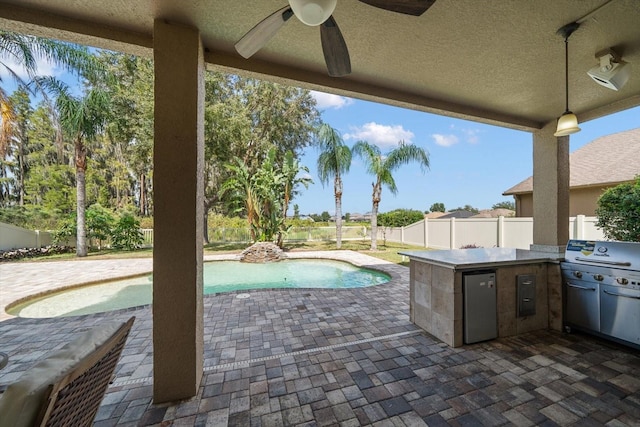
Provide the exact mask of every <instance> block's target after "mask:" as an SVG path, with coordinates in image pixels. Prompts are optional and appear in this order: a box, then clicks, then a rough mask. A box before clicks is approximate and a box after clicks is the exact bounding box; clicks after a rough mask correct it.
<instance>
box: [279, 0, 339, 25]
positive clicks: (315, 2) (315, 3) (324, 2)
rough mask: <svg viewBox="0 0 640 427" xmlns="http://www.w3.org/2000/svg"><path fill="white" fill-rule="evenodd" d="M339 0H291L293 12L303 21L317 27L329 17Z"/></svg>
mask: <svg viewBox="0 0 640 427" xmlns="http://www.w3.org/2000/svg"><path fill="white" fill-rule="evenodd" d="M337 2H338V0H289V5H290V6H291V9H293V13H294V14H295V15H296V17H297V18H298V19H299V20H300V21H302V22H303V23H305V24H307V25H309V26H311V27H315V26H317V25H320V24H322V23H323V22H324V21H326V20H327V19H329V17H330V16H331V14H332V13H333V10H334V9H335V8H336V3H337Z"/></svg>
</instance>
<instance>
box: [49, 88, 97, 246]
mask: <svg viewBox="0 0 640 427" xmlns="http://www.w3.org/2000/svg"><path fill="white" fill-rule="evenodd" d="M56 104H57V107H58V111H59V112H60V121H61V123H62V125H63V128H64V129H65V131H66V132H67V133H68V135H70V137H71V138H73V142H74V153H75V155H74V159H75V167H76V209H77V227H76V229H77V236H76V238H77V242H76V255H77V256H79V257H84V256H87V238H86V237H87V236H86V224H85V210H86V181H85V173H86V170H87V146H86V143H87V142H91V141H94V140H95V139H96V137H97V135H98V134H99V132H100V131H101V130H102V128H103V126H104V123H105V119H106V112H107V111H108V109H109V98H108V96H107V94H106V93H105V92H104V91H103V90H101V89H99V88H92V89H90V90H89V91H88V92H87V93H86V94H85V95H84V96H83V97H81V98H80V97H75V96H73V95H71V94H70V93H69V91H68V90H61V92H60V94H59V95H58V99H57V101H56Z"/></svg>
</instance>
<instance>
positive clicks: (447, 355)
mask: <svg viewBox="0 0 640 427" xmlns="http://www.w3.org/2000/svg"><path fill="white" fill-rule="evenodd" d="M341 253H343V254H342V255H341V254H340V253H338V252H334V251H331V252H328V253H314V254H313V256H314V257H315V256H317V257H325V256H327V254H329V255H330V257H331V258H334V259H335V258H338V257H340V256H344V257H345V258H348V259H350V260H351V261H354V262H355V263H357V264H359V265H365V266H375V267H376V268H379V269H381V270H383V271H386V272H388V273H390V274H391V275H392V280H391V282H389V283H388V284H385V285H380V286H375V287H370V288H358V289H338V290H336V289H314V290H306V289H303V290H300V289H276V290H258V291H249V292H242V293H243V294H246V293H248V294H250V297H249V298H236V296H237V295H238V293H237V292H230V293H225V294H217V295H211V296H207V297H205V298H204V305H205V307H204V308H205V330H204V334H205V338H204V342H205V349H204V352H205V355H204V356H205V371H204V374H203V378H202V384H201V386H200V389H199V392H198V395H197V396H196V397H194V398H192V399H190V400H187V401H184V402H175V403H173V404H163V405H153V404H152V401H151V399H152V381H153V380H152V378H151V377H152V369H153V367H152V355H153V346H152V341H151V332H152V331H151V328H152V317H151V310H150V309H149V307H148V306H147V307H142V308H136V309H131V310H120V311H116V312H111V313H102V314H93V315H86V316H78V317H71V318H58V319H23V318H10V317H9V318H5V320H4V321H1V322H0V351H4V352H6V353H8V354H9V355H10V364H9V365H8V366H7V367H5V368H4V369H2V370H0V385H5V384H7V383H10V382H12V381H14V380H15V379H16V378H18V376H19V375H20V374H21V373H22V372H24V371H25V370H26V369H28V367H29V366H31V365H32V364H33V363H34V362H35V361H37V360H39V359H41V358H42V357H44V355H45V354H46V353H47V352H48V351H50V350H51V349H54V348H57V347H59V346H61V345H63V343H65V342H67V341H69V340H71V339H72V337H73V336H74V335H75V334H76V333H77V332H78V331H80V330H84V329H86V328H88V327H90V326H92V325H95V324H98V323H100V322H102V321H104V320H105V319H126V318H128V317H129V316H132V315H135V316H136V322H135V324H134V326H133V329H132V332H131V335H130V338H129V341H128V343H127V346H126V347H125V350H124V353H123V356H122V359H121V360H120V363H119V365H118V368H117V371H116V380H115V382H114V384H113V385H112V386H111V387H110V388H109V390H108V392H107V394H106V396H105V399H104V401H103V403H102V406H101V409H100V412H99V413H98V417H97V418H96V425H97V426H115V425H123V426H129V425H130V426H135V425H163V426H168V425H174V426H205V425H214V426H218V425H239V426H245V425H256V426H278V425H307V426H314V425H318V426H322V425H345V426H349V425H379V426H387V425H388V426H391V425H394V426H403V425H549V426H554V425H567V426H571V425H575V426H582V425H609V426H625V425H627V426H632V425H639V424H640V352H638V351H635V350H631V349H628V348H625V347H621V346H618V345H616V344H613V343H609V342H605V341H601V340H598V339H595V338H592V337H589V336H586V335H580V334H574V335H565V334H560V333H555V332H550V331H539V332H536V333H530V334H525V335H521V336H518V337H512V338H508V339H498V340H494V341H489V342H485V343H479V344H474V345H467V346H464V347H461V348H456V349H453V348H450V347H448V346H446V345H444V344H443V343H442V342H440V341H438V340H436V339H435V338H433V337H431V336H430V335H428V334H426V333H424V332H423V331H422V330H420V329H419V328H417V327H415V326H414V325H413V324H411V322H410V321H409V286H408V283H409V269H408V268H407V267H402V266H398V265H395V264H390V263H386V262H384V261H381V260H378V259H375V258H372V257H368V256H367V255H364V254H358V253H354V252H349V251H341ZM295 254H296V255H295V257H307V258H308V257H311V256H312V254H310V253H295ZM88 262H89V261H87V260H82V261H68V262H54V263H24V262H23V263H10V264H0V286H1V289H2V291H1V292H4V289H5V285H6V284H7V283H10V281H9V279H8V276H6V273H7V272H8V273H9V274H11V275H12V276H9V278H10V280H11V281H12V282H15V283H11V285H12V286H13V288H12V289H20V284H22V285H25V286H32V288H31V289H37V290H43V289H45V288H46V287H47V286H49V287H51V286H56V283H60V282H63V283H66V284H68V282H67V279H68V278H72V279H73V280H78V281H80V277H78V276H79V275H82V280H81V281H93V280H97V279H107V278H109V277H106V276H109V275H111V277H114V276H115V275H123V273H124V275H130V274H134V273H144V272H146V271H148V269H147V270H145V268H148V266H150V265H151V259H137V260H105V261H91V262H92V263H91V264H88ZM94 262H95V263H94ZM85 263H87V264H85ZM76 264H77V266H76ZM18 270H20V271H22V272H23V273H24V274H23V275H21V274H20V273H19V272H18ZM39 275H40V277H41V278H38V276H39ZM54 278H55V279H54ZM87 279H88V280H87ZM45 282H46V283H48V285H47V284H45ZM6 289H9V288H8V287H7V288H6ZM21 292H22V291H21Z"/></svg>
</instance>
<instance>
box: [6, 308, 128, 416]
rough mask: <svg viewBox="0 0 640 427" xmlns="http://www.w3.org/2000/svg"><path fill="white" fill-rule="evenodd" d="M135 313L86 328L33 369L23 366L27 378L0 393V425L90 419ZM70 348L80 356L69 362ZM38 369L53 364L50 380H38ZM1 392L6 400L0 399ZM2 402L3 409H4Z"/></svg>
mask: <svg viewBox="0 0 640 427" xmlns="http://www.w3.org/2000/svg"><path fill="white" fill-rule="evenodd" d="M134 319H135V318H134V317H132V318H130V319H129V320H128V321H127V322H124V323H123V322H119V323H110V324H107V325H101V326H98V327H96V328H94V329H93V330H90V331H88V332H86V333H85V334H83V335H81V336H80V337H79V338H78V339H76V340H74V341H73V342H72V343H70V344H68V345H66V346H65V347H63V348H62V349H61V350H59V351H58V352H55V353H53V354H52V355H51V356H50V357H48V358H47V359H45V360H43V361H41V362H40V363H38V364H37V365H35V366H34V367H33V368H32V372H31V373H30V372H29V371H27V372H26V373H25V375H24V376H25V377H27V378H26V379H23V378H21V379H19V380H18V381H17V382H16V383H14V384H11V385H9V387H7V390H6V391H5V393H4V394H3V395H2V398H0V426H4V425H11V426H28V425H34V426H74V427H75V426H89V425H91V424H92V423H93V419H94V418H95V416H96V413H97V412H98V408H99V407H100V403H101V402H102V399H103V397H104V394H105V392H106V390H107V387H108V386H109V382H110V381H111V378H112V376H113V373H114V371H115V368H116V365H117V363H118V360H119V359H120V354H121V353H122V349H123V348H124V345H125V343H126V341H127V337H128V335H129V331H130V330H131V326H132V325H133V321H134ZM96 335H97V337H96ZM85 353H86V354H85ZM74 354H80V356H78V358H75V359H74V360H71V362H70V361H69V360H68V359H69V357H70V356H71V358H73V357H74V356H73V355H74ZM76 359H77V360H76ZM59 366H62V369H60V368H59ZM52 367H53V368H52ZM38 370H41V371H42V372H45V373H46V372H48V370H49V371H50V370H56V373H55V374H53V375H54V380H50V379H48V380H46V379H43V380H38V378H37V377H39V376H41V375H39V371H38ZM58 371H61V372H58ZM21 382H22V384H21ZM38 382H39V383H38ZM35 383H37V384H35ZM12 387H14V389H13V390H12ZM11 394H12V396H11V397H9V395H11ZM16 396H18V397H17V398H16ZM5 398H8V399H7V400H8V401H7V402H2V400H4V399H5ZM29 400H31V402H29ZM34 400H35V402H33V401H34ZM3 403H5V407H6V408H5V409H6V411H7V413H3V412H2V409H3V406H2V404H3ZM18 407H20V409H17V408H18ZM12 411H13V414H12V413H11V412H12ZM29 412H31V413H32V415H29V414H28V413H29ZM3 419H4V422H3ZM5 423H6V424H5Z"/></svg>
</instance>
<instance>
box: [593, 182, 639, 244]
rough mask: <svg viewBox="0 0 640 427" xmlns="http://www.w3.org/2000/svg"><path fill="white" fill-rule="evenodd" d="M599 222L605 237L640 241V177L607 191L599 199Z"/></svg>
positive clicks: (598, 225) (597, 224)
mask: <svg viewBox="0 0 640 427" xmlns="http://www.w3.org/2000/svg"><path fill="white" fill-rule="evenodd" d="M596 216H597V217H598V222H597V223H596V226H597V227H598V228H601V229H602V231H603V233H604V235H605V237H606V238H608V239H613V240H621V241H626V242H639V241H640V176H638V177H636V180H635V181H634V182H625V183H623V184H620V185H617V186H615V187H611V188H609V189H607V190H606V191H605V192H604V193H602V195H601V196H600V198H599V199H598V207H597V208H596Z"/></svg>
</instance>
